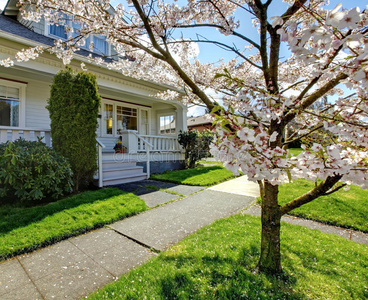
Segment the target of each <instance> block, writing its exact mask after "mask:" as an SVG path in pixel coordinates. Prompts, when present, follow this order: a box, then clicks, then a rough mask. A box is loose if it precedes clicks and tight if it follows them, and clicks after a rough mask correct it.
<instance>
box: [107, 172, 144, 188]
mask: <svg viewBox="0 0 368 300" xmlns="http://www.w3.org/2000/svg"><path fill="white" fill-rule="evenodd" d="M145 179H147V173H141V174H135V175H126V176H118V177H116V178H109V179H105V178H104V180H103V185H104V186H109V185H116V184H123V183H129V182H135V181H140V180H145Z"/></svg>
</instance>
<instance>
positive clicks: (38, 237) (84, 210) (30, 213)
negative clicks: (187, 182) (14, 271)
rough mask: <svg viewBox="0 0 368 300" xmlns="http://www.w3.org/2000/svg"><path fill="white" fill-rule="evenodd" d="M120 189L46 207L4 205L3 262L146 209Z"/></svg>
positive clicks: (0, 211)
mask: <svg viewBox="0 0 368 300" xmlns="http://www.w3.org/2000/svg"><path fill="white" fill-rule="evenodd" d="M146 209H147V207H146V204H145V202H144V201H143V200H141V199H140V198H139V197H137V196H135V195H133V194H130V193H125V192H122V191H120V190H118V189H111V188H109V189H102V190H98V191H90V192H84V193H81V194H79V195H75V196H72V197H68V198H65V199H62V200H59V201H57V202H53V203H49V204H47V205H42V206H34V207H24V206H21V205H19V204H18V205H2V206H0V260H4V259H7V258H10V257H13V256H15V255H18V254H21V253H26V252H29V251H32V250H35V249H37V248H40V247H43V246H46V245H49V244H52V243H55V242H58V241H60V240H62V239H65V238H67V237H71V236H75V235H78V234H81V233H84V232H87V231H89V230H92V229H95V228H98V227H102V226H103V225H105V224H109V223H112V222H114V221H117V220H120V219H124V218H126V217H128V216H131V215H134V214H137V213H139V212H141V211H144V210H146Z"/></svg>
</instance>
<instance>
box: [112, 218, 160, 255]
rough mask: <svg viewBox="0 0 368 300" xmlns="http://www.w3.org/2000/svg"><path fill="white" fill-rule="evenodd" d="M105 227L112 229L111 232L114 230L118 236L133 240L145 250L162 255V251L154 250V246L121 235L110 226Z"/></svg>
mask: <svg viewBox="0 0 368 300" xmlns="http://www.w3.org/2000/svg"><path fill="white" fill-rule="evenodd" d="M105 227H107V228H108V229H110V230H113V231H114V232H116V233H117V234H119V235H121V236H123V237H126V238H127V239H129V240H131V241H133V242H134V243H136V244H138V245H140V246H142V247H144V248H147V249H148V250H150V251H152V252H155V253H157V254H158V253H161V250H158V249H156V248H153V247H152V246H150V245H147V244H145V243H143V242H141V241H139V240H137V239H135V238H133V237H131V236H129V235H126V234H124V233H121V232H120V231H117V230H116V229H114V228H112V227H110V226H107V225H106V226H105Z"/></svg>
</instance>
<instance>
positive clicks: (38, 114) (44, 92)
mask: <svg viewBox="0 0 368 300" xmlns="http://www.w3.org/2000/svg"><path fill="white" fill-rule="evenodd" d="M49 97H50V84H49V83H42V82H39V81H28V85H27V88H26V126H27V127H31V128H42V129H49V128H50V118H49V112H48V110H47V109H46V105H47V99H48V98H49Z"/></svg>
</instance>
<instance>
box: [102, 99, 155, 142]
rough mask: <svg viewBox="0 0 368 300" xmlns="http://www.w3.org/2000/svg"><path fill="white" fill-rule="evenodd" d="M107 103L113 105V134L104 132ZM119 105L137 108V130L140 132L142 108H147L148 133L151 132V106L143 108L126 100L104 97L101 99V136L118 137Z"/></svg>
mask: <svg viewBox="0 0 368 300" xmlns="http://www.w3.org/2000/svg"><path fill="white" fill-rule="evenodd" d="M105 104H110V105H113V123H112V134H107V133H105V132H104V129H106V128H104V125H102V124H103V122H104V115H105ZM117 106H124V107H129V108H135V109H136V110H137V132H140V129H141V128H140V126H141V124H140V123H141V110H147V111H148V135H149V133H150V132H151V131H150V130H151V108H149V107H147V108H142V107H141V106H139V105H134V104H130V103H125V102H120V101H114V100H108V99H104V98H102V100H101V108H100V109H101V131H100V136H101V137H114V138H116V137H118V136H119V135H120V134H118V133H117V127H118V126H117V125H118V124H117V121H118V120H117V108H116V107H117Z"/></svg>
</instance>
